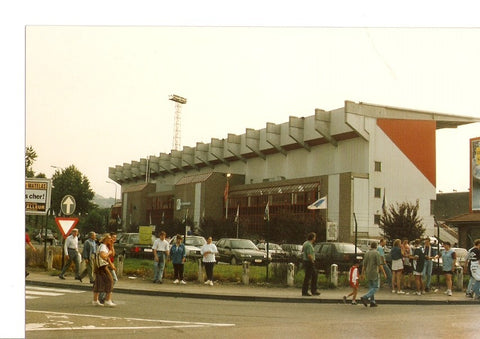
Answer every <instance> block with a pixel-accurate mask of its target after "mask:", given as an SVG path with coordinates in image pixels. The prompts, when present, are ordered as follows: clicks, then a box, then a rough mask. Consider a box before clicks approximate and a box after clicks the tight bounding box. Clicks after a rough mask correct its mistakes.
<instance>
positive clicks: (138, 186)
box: [123, 183, 151, 193]
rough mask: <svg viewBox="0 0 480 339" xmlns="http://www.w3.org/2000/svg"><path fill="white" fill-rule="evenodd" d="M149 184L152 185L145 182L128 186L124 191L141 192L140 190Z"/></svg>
mask: <svg viewBox="0 0 480 339" xmlns="http://www.w3.org/2000/svg"><path fill="white" fill-rule="evenodd" d="M148 185H151V184H149V183H144V184H136V185H131V186H127V187H126V188H125V189H124V190H123V193H131V192H140V191H143V190H144V189H145V188H146V187H147V186H148Z"/></svg>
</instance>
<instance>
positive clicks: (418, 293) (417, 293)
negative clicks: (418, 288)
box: [414, 292, 422, 295]
mask: <svg viewBox="0 0 480 339" xmlns="http://www.w3.org/2000/svg"><path fill="white" fill-rule="evenodd" d="M414 294H416V295H422V292H415V293H414Z"/></svg>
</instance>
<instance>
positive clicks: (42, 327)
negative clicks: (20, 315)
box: [25, 310, 235, 331]
mask: <svg viewBox="0 0 480 339" xmlns="http://www.w3.org/2000/svg"><path fill="white" fill-rule="evenodd" d="M25 312H30V313H42V314H45V315H46V316H47V317H49V315H50V316H57V317H58V316H61V317H66V318H68V316H71V317H74V318H75V317H88V318H99V319H105V320H109V321H126V322H129V321H130V322H131V321H143V322H147V323H148V322H153V323H164V324H159V325H151V326H101V327H98V326H92V325H88V326H66V327H55V328H52V327H47V325H48V324H42V323H31V324H26V325H25V330H26V331H65V330H70V331H71V330H99V329H101V330H144V329H166V328H200V327H232V326H235V324H223V323H204V322H192V321H176V320H162V319H143V318H123V317H112V316H102V315H93V314H78V313H64V312H50V311H37V310H25Z"/></svg>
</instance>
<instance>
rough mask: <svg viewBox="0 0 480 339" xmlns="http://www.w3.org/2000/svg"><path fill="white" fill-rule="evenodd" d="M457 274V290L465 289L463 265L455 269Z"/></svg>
mask: <svg viewBox="0 0 480 339" xmlns="http://www.w3.org/2000/svg"><path fill="white" fill-rule="evenodd" d="M455 275H456V277H457V285H456V289H457V291H463V267H457V269H456V270H455Z"/></svg>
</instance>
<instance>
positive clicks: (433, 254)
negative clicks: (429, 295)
mask: <svg viewBox="0 0 480 339" xmlns="http://www.w3.org/2000/svg"><path fill="white" fill-rule="evenodd" d="M423 253H425V266H424V267H423V278H424V279H425V292H430V282H431V281H432V270H433V259H437V258H438V255H437V250H436V249H435V248H433V247H432V245H431V244H430V238H429V237H426V238H425V240H424V246H423Z"/></svg>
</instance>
